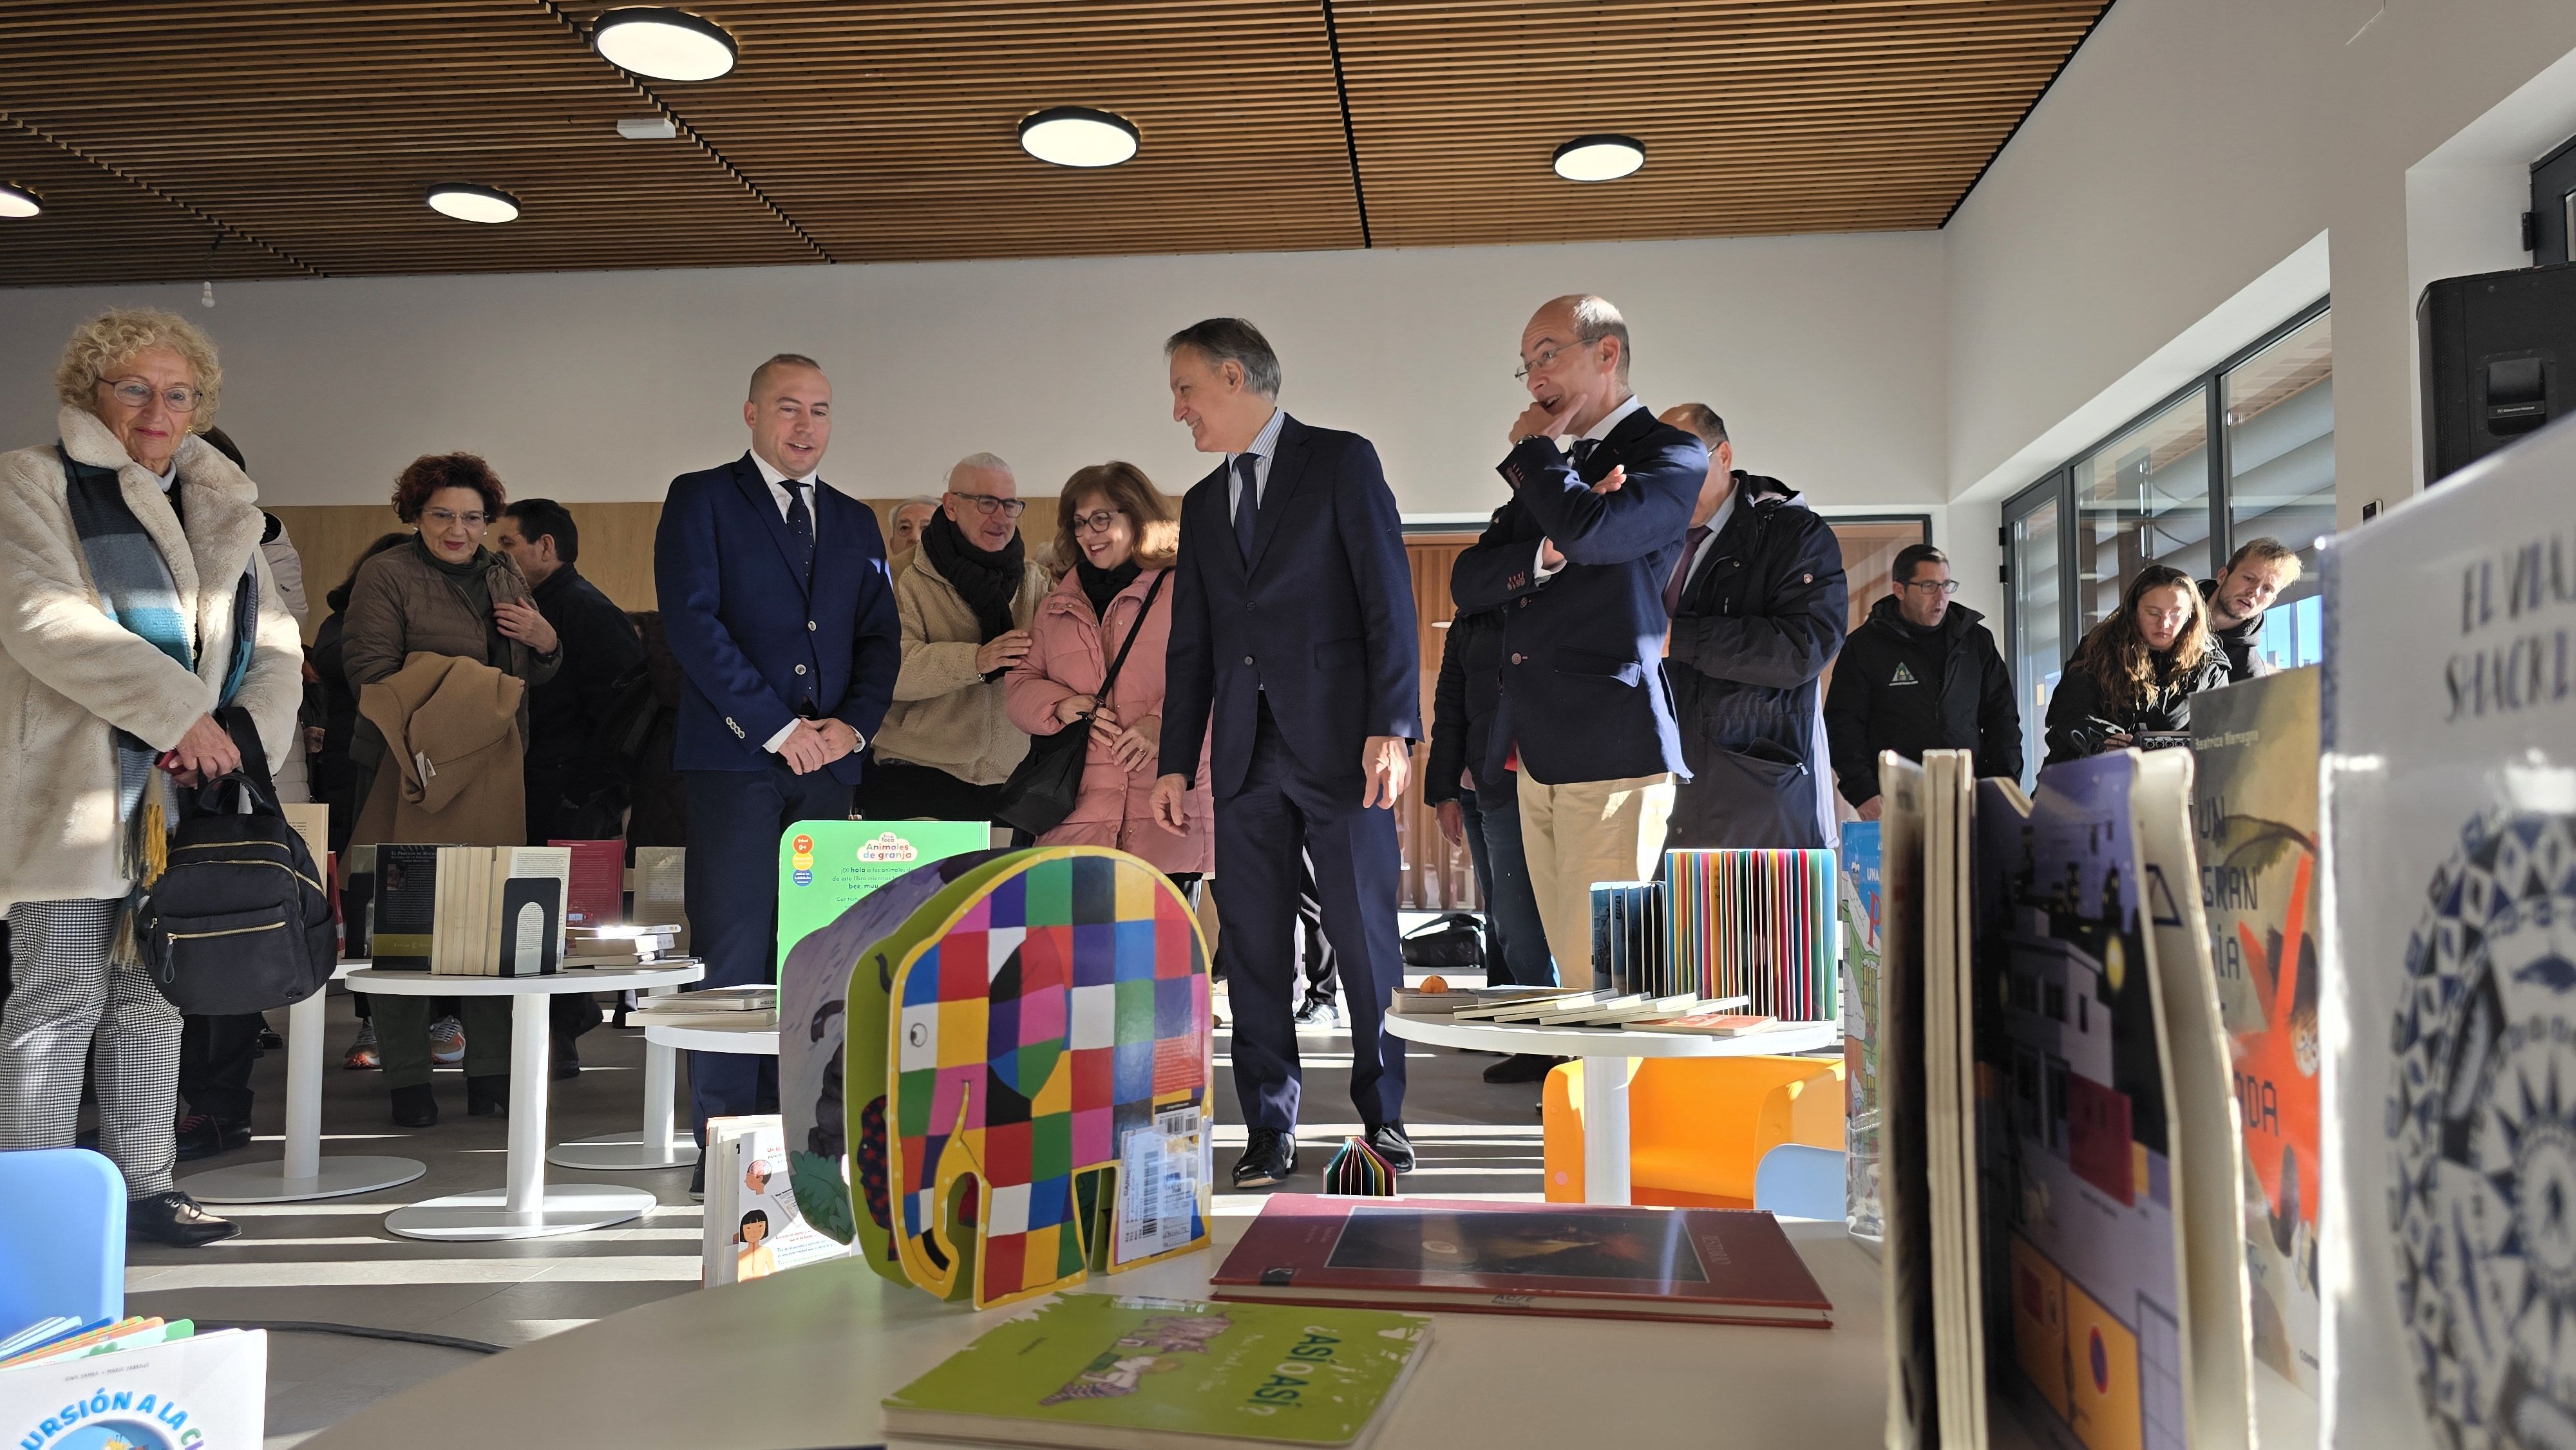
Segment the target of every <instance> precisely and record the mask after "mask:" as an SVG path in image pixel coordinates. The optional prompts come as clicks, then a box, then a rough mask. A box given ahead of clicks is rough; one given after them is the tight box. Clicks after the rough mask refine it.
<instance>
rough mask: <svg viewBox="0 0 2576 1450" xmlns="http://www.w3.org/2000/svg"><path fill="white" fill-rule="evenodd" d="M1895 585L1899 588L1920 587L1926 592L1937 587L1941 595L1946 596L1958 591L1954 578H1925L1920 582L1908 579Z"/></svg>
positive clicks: (1957, 582)
mask: <svg viewBox="0 0 2576 1450" xmlns="http://www.w3.org/2000/svg"><path fill="white" fill-rule="evenodd" d="M1896 587H1897V588H1899V589H1920V590H1922V591H1923V592H1925V593H1926V594H1929V593H1931V592H1932V591H1934V590H1936V589H1937V590H1939V591H1940V592H1941V593H1942V594H1943V595H1945V596H1947V595H1951V594H1956V593H1958V592H1959V581H1958V580H1956V579H1926V580H1923V581H1922V582H1920V583H1915V582H1913V581H1911V580H1909V581H1907V582H1905V583H1902V584H1899V585H1897V586H1896Z"/></svg>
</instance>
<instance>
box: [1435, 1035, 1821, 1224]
mask: <svg viewBox="0 0 2576 1450" xmlns="http://www.w3.org/2000/svg"><path fill="white" fill-rule="evenodd" d="M1386 1030H1387V1031H1389V1032H1392V1033H1394V1034H1395V1035H1396V1036H1398V1037H1401V1038H1403V1039H1405V1040H1406V1041H1408V1042H1419V1043H1423V1044H1424V1045H1426V1046H1430V1047H1463V1048H1465V1049H1467V1050H1468V1051H1471V1052H1502V1053H1523V1052H1526V1053H1531V1054H1534V1055H1536V1056H1540V1057H1579V1058H1582V1059H1583V1201H1584V1202H1586V1203H1620V1204H1624V1203H1626V1202H1627V1201H1628V1063H1629V1061H1630V1060H1631V1059H1634V1058H1640V1057H1777V1056H1780V1055H1782V1054H1784V1053H1792V1052H1813V1051H1815V1050H1817V1049H1819V1048H1825V1047H1831V1046H1833V1045H1834V1044H1835V1043H1836V1042H1837V1041H1839V1040H1841V1036H1842V1024H1840V1023H1838V1022H1792V1023H1788V1024H1785V1025H1783V1026H1778V1027H1774V1028H1772V1029H1771V1030H1770V1031H1768V1032H1755V1033H1751V1034H1749V1035H1746V1036H1743V1037H1701V1036H1698V1035H1696V1034H1691V1033H1682V1032H1623V1031H1621V1030H1620V1029H1618V1028H1616V1027H1535V1026H1529V1025H1525V1024H1523V1023H1518V1022H1460V1021H1458V1020H1456V1019H1455V1018H1450V1017H1407V1016H1405V1015H1404V1014H1403V1013H1401V1012H1389V1013H1387V1014H1386Z"/></svg>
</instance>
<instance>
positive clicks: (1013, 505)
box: [948, 492, 1029, 519]
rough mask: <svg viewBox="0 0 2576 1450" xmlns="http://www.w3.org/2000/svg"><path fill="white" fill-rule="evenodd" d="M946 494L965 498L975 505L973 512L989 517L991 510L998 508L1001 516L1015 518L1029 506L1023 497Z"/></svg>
mask: <svg viewBox="0 0 2576 1450" xmlns="http://www.w3.org/2000/svg"><path fill="white" fill-rule="evenodd" d="M948 496H949V497H950V498H962V499H964V500H966V501H967V502H968V503H971V504H973V505H974V506H975V512H977V513H979V514H983V515H985V516H986V517H990V516H991V515H992V514H993V512H994V511H995V510H997V509H998V510H1000V511H1001V514H1002V516H1003V517H1005V518H1013V519H1015V518H1018V517H1019V516H1020V515H1022V514H1024V513H1026V512H1028V508H1029V501H1028V500H1027V499H1024V498H995V497H993V496H992V495H991V494H989V493H954V492H952V493H950V494H949V495H948Z"/></svg>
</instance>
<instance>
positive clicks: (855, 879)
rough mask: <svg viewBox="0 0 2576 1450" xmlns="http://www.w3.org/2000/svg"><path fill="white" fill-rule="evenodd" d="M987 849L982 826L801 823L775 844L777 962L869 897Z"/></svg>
mask: <svg viewBox="0 0 2576 1450" xmlns="http://www.w3.org/2000/svg"><path fill="white" fill-rule="evenodd" d="M991 841H992V827H991V826H990V825H988V824H987V823H985V822H983V821H798V822H797V823H796V824H795V825H793V826H790V827H788V828H787V829H786V830H785V831H782V832H780V833H779V837H778V960H779V961H780V962H782V963H783V962H785V961H786V960H787V954H788V953H789V952H791V951H793V950H795V948H796V944H797V943H798V942H800V941H803V940H804V939H805V937H806V935H807V934H808V933H810V932H814V931H818V930H820V929H821V928H823V927H826V926H829V925H831V924H832V922H833V921H835V920H836V919H838V918H839V916H840V915H841V913H842V912H844V911H847V910H849V909H850V907H851V905H852V903H854V902H857V901H859V900H860V899H862V898H863V897H865V896H866V895H867V894H868V893H869V892H872V891H874V890H876V889H877V888H878V887H880V886H883V885H885V884H886V883H887V882H889V881H892V880H894V879H895V878H896V877H898V876H901V875H903V874H904V873H905V872H907V871H910V870H912V869H913V868H915V867H917V866H922V865H925V864H927V863H929V862H932V861H938V860H942V859H945V858H947V857H950V856H962V855H964V854H966V853H967V852H969V851H986V850H990V849H991Z"/></svg>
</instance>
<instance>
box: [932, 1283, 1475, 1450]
mask: <svg viewBox="0 0 2576 1450" xmlns="http://www.w3.org/2000/svg"><path fill="white" fill-rule="evenodd" d="M1430 1337H1431V1321H1430V1320H1429V1319H1427V1318H1425V1317H1423V1316H1421V1315H1418V1314H1390V1313H1384V1312H1381V1311H1378V1310H1373V1309H1312V1308H1300V1307H1295V1306H1290V1305H1271V1304H1211V1303H1206V1302H1202V1301H1199V1300H1195V1299H1144V1298H1125V1297H1118V1296H1112V1295H1107V1294H1067V1295H1063V1296H1061V1297H1059V1298H1054V1299H1049V1300H1046V1301H1043V1302H1042V1303H1040V1304H1039V1305H1038V1306H1037V1307H1036V1308H1035V1309H1033V1310H1031V1311H1030V1312H1028V1313H1026V1314H1021V1315H1018V1316H1016V1317H1014V1318H1012V1319H1010V1320H1009V1321H1007V1322H1005V1323H1004V1324H1002V1325H1001V1326H1000V1327H999V1328H996V1329H994V1330H991V1331H990V1332H988V1333H986V1334H985V1335H984V1336H983V1337H982V1338H980V1339H978V1340H976V1341H975V1342H974V1343H973V1344H971V1345H969V1346H967V1347H966V1348H965V1349H964V1350H962V1351H960V1352H958V1353H956V1354H953V1355H951V1356H949V1358H948V1360H947V1361H946V1362H945V1363H943V1364H941V1365H940V1366H939V1367H938V1368H937V1369H934V1370H932V1371H931V1372H930V1373H928V1374H926V1375H923V1376H922V1377H921V1378H919V1379H917V1380H914V1381H913V1382H912V1383H911V1384H908V1385H906V1386H904V1387H903V1388H902V1389H901V1390H899V1391H897V1392H896V1393H895V1394H894V1395H893V1396H892V1397H891V1398H889V1399H888V1400H887V1401H886V1402H885V1419H886V1424H885V1428H886V1433H887V1434H888V1435H889V1436H892V1437H897V1439H898V1440H900V1439H904V1438H914V1437H917V1438H921V1439H928V1440H937V1441H946V1442H964V1443H967V1444H992V1445H1030V1446H1042V1447H1064V1450H1090V1447H1116V1450H1128V1447H1136V1450H1187V1447H1194V1446H1211V1447H1221V1446H1228V1445H1236V1444H1244V1443H1250V1444H1259V1445H1333V1446H1341V1445H1350V1446H1359V1445H1366V1444H1367V1443H1368V1442H1369V1441H1370V1439H1371V1438H1372V1437H1373V1436H1374V1434H1375V1433H1376V1430H1377V1428H1378V1424H1379V1422H1380V1421H1381V1420H1382V1419H1383V1418H1384V1416H1385V1411H1386V1408H1387V1406H1388V1405H1389V1404H1390V1403H1391V1402H1392V1401H1393V1400H1394V1399H1395V1396H1396V1394H1397V1392H1398V1391H1399V1390H1401V1389H1402V1387H1403V1385H1404V1382H1405V1378H1406V1377H1407V1376H1408V1375H1410V1374H1411V1373H1412V1371H1413V1366H1414V1365H1415V1363H1416V1362H1417V1361H1419V1360H1420V1359H1421V1357H1422V1351H1423V1348H1424V1346H1425V1345H1427V1344H1428V1343H1429V1341H1430Z"/></svg>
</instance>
